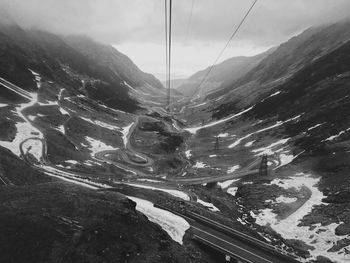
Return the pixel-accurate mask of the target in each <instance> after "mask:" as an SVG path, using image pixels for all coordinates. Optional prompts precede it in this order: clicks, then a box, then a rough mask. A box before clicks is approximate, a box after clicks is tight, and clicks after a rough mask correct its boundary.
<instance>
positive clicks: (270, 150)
mask: <svg viewBox="0 0 350 263" xmlns="http://www.w3.org/2000/svg"><path fill="white" fill-rule="evenodd" d="M289 140H290V138H286V139H281V140H279V141H277V142H274V143H271V144H270V145H268V146H266V147H262V148H259V149H255V150H252V152H253V153H256V154H255V156H261V155H264V154H267V155H273V154H274V153H275V151H273V149H274V148H275V147H276V146H278V145H281V144H282V145H283V144H285V143H287V142H288V141H289Z"/></svg>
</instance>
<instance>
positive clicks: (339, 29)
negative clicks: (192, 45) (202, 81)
mask: <svg viewBox="0 0 350 263" xmlns="http://www.w3.org/2000/svg"><path fill="white" fill-rule="evenodd" d="M349 28H350V20H343V21H339V22H337V23H333V24H329V25H323V26H319V27H313V28H310V29H307V30H306V31H304V32H303V33H301V34H300V35H298V36H295V37H293V38H291V39H290V40H288V41H287V42H285V43H282V44H281V45H280V46H279V47H277V49H276V50H274V51H273V52H272V53H271V54H269V55H268V56H266V57H265V58H264V59H263V60H262V61H261V62H260V63H259V64H258V65H256V66H255V67H254V68H252V69H251V70H250V71H249V72H247V73H246V74H244V75H243V76H241V77H240V78H239V79H236V80H235V81H232V82H231V81H228V82H224V83H223V84H222V85H221V87H220V88H221V89H220V90H218V91H215V92H213V93H210V94H209V95H208V96H207V98H206V99H205V100H204V101H202V102H195V101H193V102H192V103H190V104H188V105H185V107H182V108H181V110H179V111H177V115H176V117H177V118H178V119H181V120H184V123H185V124H186V126H187V127H185V130H186V131H188V132H189V133H190V134H191V139H190V140H188V141H186V144H187V149H188V150H189V151H190V154H191V158H193V159H195V160H196V161H197V162H201V165H202V167H203V166H204V168H202V169H201V173H205V172H206V171H205V169H208V170H210V172H212V171H213V169H217V170H218V171H219V172H218V175H217V176H219V174H221V173H225V172H226V174H229V173H230V172H231V173H234V172H232V170H234V171H240V172H244V171H246V170H247V169H251V168H252V167H255V168H256V169H259V168H261V170H260V171H261V172H259V174H256V175H255V176H246V177H244V179H243V178H241V179H239V181H236V182H235V183H233V184H232V185H231V187H229V188H226V189H227V190H224V189H225V188H224V184H220V187H222V189H223V190H224V191H226V193H227V194H232V195H234V196H235V198H236V199H235V200H236V202H237V204H238V208H237V209H238V214H240V215H239V216H238V217H239V219H237V220H238V221H240V222H242V224H243V225H245V226H250V227H251V229H254V230H256V231H257V232H258V233H260V235H261V236H264V237H266V238H267V239H266V240H270V241H268V242H271V243H274V244H275V245H276V246H278V247H284V246H287V247H291V248H292V250H294V251H293V252H292V253H294V254H297V255H299V256H300V257H301V259H300V261H305V262H347V260H348V258H349V251H348V245H349V244H350V240H349V236H348V234H349V233H350V232H349V229H350V228H349V226H350V221H349V220H348V218H349V216H350V211H349V205H350V195H349V189H350V180H349V173H350V154H349V153H350V118H349V114H348V112H349V109H350V90H349V85H350V33H349V30H348V29H349ZM181 106H182V105H181ZM178 108H179V107H178ZM263 156H266V158H267V160H268V161H267V162H266V166H267V167H269V168H268V170H269V172H267V173H266V174H264V173H263V169H264V161H263V160H264V159H263ZM199 160H200V161H199ZM254 160H255V161H256V162H255V163H254ZM208 173H209V172H208ZM237 174H238V173H237ZM208 191H209V190H208ZM306 207H308V208H306ZM277 240H278V241H277ZM275 242H276V243H275ZM279 242H282V243H283V244H281V243H279ZM277 243H279V244H277Z"/></svg>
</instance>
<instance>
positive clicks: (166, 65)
mask: <svg viewBox="0 0 350 263" xmlns="http://www.w3.org/2000/svg"><path fill="white" fill-rule="evenodd" d="M164 7H165V9H164V22H165V88H166V92H167V100H168V101H169V99H168V97H169V89H168V0H164Z"/></svg>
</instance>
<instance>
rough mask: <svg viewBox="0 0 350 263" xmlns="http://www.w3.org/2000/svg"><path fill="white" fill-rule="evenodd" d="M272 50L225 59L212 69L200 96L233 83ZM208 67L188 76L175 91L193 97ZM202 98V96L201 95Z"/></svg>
mask: <svg viewBox="0 0 350 263" xmlns="http://www.w3.org/2000/svg"><path fill="white" fill-rule="evenodd" d="M272 50H273V49H270V50H268V51H266V52H264V53H261V54H258V55H255V56H252V57H243V56H241V57H233V58H230V59H227V60H225V61H223V62H221V63H219V64H217V65H215V66H214V67H213V69H212V70H211V73H210V74H209V75H208V78H207V80H206V81H205V82H204V83H203V85H202V86H203V87H202V88H201V91H200V92H201V93H202V94H208V93H210V92H212V91H213V90H215V89H217V88H219V87H220V85H221V83H223V82H225V81H234V80H236V79H238V78H240V77H241V76H243V75H244V74H245V73H247V72H248V71H250V70H251V69H252V68H253V67H255V66H256V65H257V64H258V63H259V62H260V61H261V60H263V59H264V58H265V57H266V56H267V55H268V54H269V53H271V52H272ZM208 70H209V67H208V68H206V69H204V70H201V71H198V72H197V73H195V74H193V75H192V76H190V77H189V78H188V79H187V80H186V81H183V83H182V84H181V85H179V86H178V87H177V88H176V89H177V90H178V91H180V92H181V93H183V94H184V95H186V96H193V95H194V94H195V93H197V92H199V91H198V86H199V84H200V83H201V81H202V80H203V78H204V76H205V75H206V74H207V72H208ZM203 96H204V95H203Z"/></svg>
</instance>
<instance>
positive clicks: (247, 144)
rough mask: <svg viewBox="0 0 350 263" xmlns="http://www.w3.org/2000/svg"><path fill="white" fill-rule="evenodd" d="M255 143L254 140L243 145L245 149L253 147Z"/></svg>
mask: <svg viewBox="0 0 350 263" xmlns="http://www.w3.org/2000/svg"><path fill="white" fill-rule="evenodd" d="M254 142H255V140H253V141H250V142H247V143H246V144H244V146H245V147H251V146H252V145H253V143H254Z"/></svg>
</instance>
